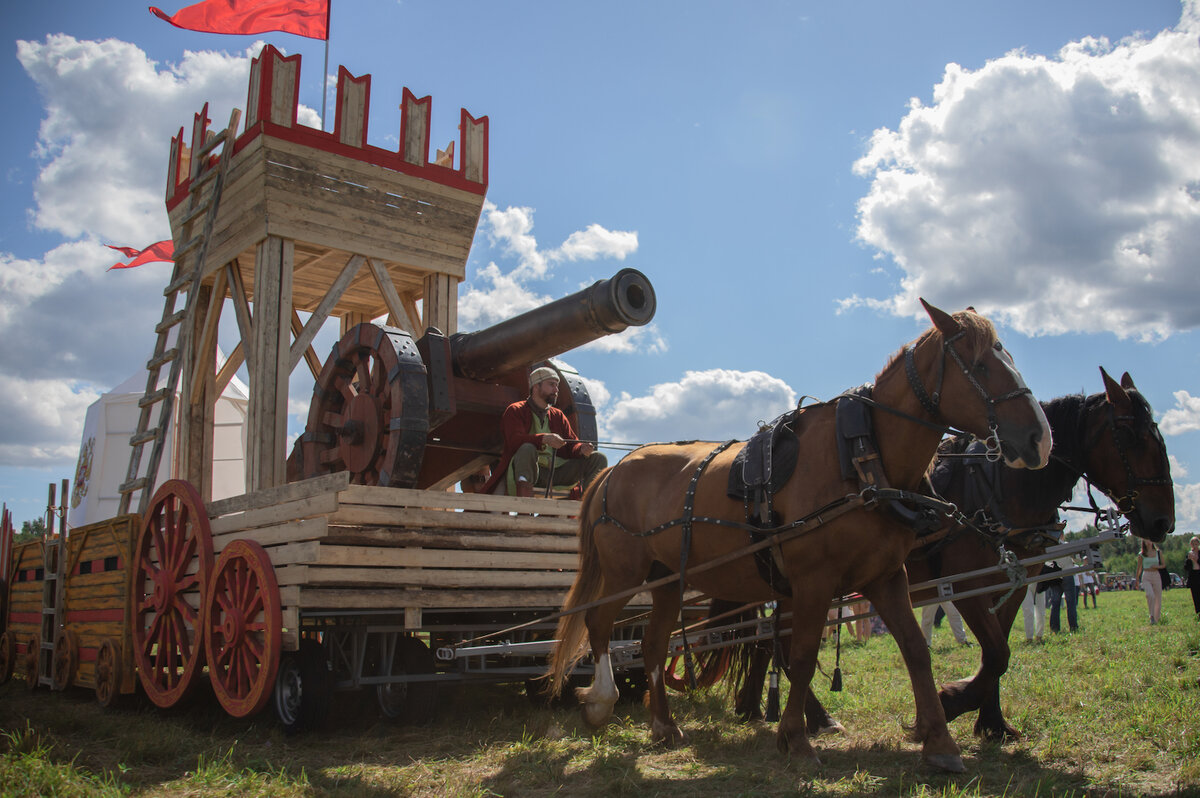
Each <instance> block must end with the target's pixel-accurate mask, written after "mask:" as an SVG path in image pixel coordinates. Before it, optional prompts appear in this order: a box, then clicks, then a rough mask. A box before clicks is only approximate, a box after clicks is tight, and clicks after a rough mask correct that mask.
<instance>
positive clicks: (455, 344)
mask: <svg viewBox="0 0 1200 798" xmlns="http://www.w3.org/2000/svg"><path fill="white" fill-rule="evenodd" d="M655 308H656V303H655V299H654V287H653V286H652V285H650V281H649V280H647V279H646V276H645V275H644V274H642V273H641V272H639V271H638V270H637V269H622V270H621V271H619V272H617V273H616V274H615V275H613V276H612V277H610V278H609V279H607V280H600V281H598V282H596V283H593V284H592V285H590V286H588V287H587V288H585V289H583V290H582V291H578V292H576V293H574V294H571V295H570V296H565V297H563V298H562V299H556V300H555V301H553V302H551V303H549V304H548V305H543V306H542V307H540V308H534V309H533V310H531V311H528V312H526V313H522V314H521V315H520V316H514V317H513V318H511V319H507V320H505V321H502V322H500V323H499V324H496V325H494V326H492V327H488V328H486V329H483V330H478V331H476V332H471V333H459V334H457V335H454V336H452V337H451V338H450V357H451V360H452V362H453V364H454V371H455V373H456V374H458V375H459V376H462V377H467V378H468V379H472V380H487V379H491V378H493V377H496V376H499V375H501V374H506V373H508V372H510V371H513V370H514V369H517V368H521V367H528V366H529V365H530V364H531V363H536V362H538V361H541V360H545V359H547V358H551V357H554V356H556V355H561V354H562V353H564V352H567V351H570V350H571V349H574V348H575V347H577V346H582V345H583V344H586V343H589V342H591V341H595V340H596V339H598V338H602V337H604V336H605V335H612V334H614V333H619V332H621V331H622V330H625V329H626V328H628V327H640V326H642V325H644V324H647V323H648V322H649V321H650V320H651V319H652V318H654V311H655Z"/></svg>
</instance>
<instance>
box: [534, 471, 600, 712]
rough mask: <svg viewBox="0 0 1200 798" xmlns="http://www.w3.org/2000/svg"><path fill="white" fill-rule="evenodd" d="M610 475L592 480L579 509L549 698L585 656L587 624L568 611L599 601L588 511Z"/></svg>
mask: <svg viewBox="0 0 1200 798" xmlns="http://www.w3.org/2000/svg"><path fill="white" fill-rule="evenodd" d="M611 471H612V468H607V469H605V470H604V471H602V472H600V475H599V476H598V477H597V478H596V479H594V480H592V484H591V485H590V486H589V487H588V490H587V493H585V494H584V496H583V502H582V504H581V505H580V508H579V567H578V570H577V571H576V572H575V582H574V583H573V584H572V585H571V589H570V591H568V592H567V597H566V599H565V600H564V601H563V612H564V613H566V614H565V615H563V616H562V617H561V618H559V619H558V628H557V629H556V630H555V632H554V638H555V640H556V641H557V642H556V643H555V645H554V648H553V650H551V652H550V662H549V665H548V670H547V673H546V677H545V678H547V679H548V680H549V684H548V685H547V688H546V692H547V693H549V695H550V696H551V697H555V696H557V695H558V694H559V693H560V692H562V688H563V684H564V683H565V681H566V678H567V675H568V674H569V673H570V672H571V670H572V669H574V667H575V665H576V664H577V663H578V662H579V661H580V660H581V659H583V657H584V655H585V653H586V648H585V643H586V642H587V624H586V623H585V622H584V613H583V612H578V611H576V612H573V611H572V610H574V609H575V608H576V607H582V606H583V605H585V604H588V603H590V602H592V601H595V600H596V599H598V598H600V595H601V590H602V588H603V587H604V577H603V574H602V573H601V572H600V557H599V552H598V550H597V549H596V534H595V529H596V524H595V522H594V521H593V520H592V519H593V518H594V517H598V515H595V516H594V514H593V510H592V507H593V505H595V504H596V503H597V502H598V501H599V498H598V496H599V494H600V491H601V490H602V486H603V485H604V483H606V482H607V481H608V477H609V473H610V472H611Z"/></svg>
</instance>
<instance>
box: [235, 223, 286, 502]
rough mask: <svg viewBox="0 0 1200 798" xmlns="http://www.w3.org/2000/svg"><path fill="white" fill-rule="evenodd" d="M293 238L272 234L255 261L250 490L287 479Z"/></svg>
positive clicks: (248, 426) (248, 455)
mask: <svg viewBox="0 0 1200 798" xmlns="http://www.w3.org/2000/svg"><path fill="white" fill-rule="evenodd" d="M292 254H293V244H292V241H291V240H290V239H286V238H278V237H276V236H268V237H267V238H265V239H264V240H263V241H262V242H261V243H260V244H259V245H258V252H257V255H256V257H255V263H254V339H253V342H254V343H253V349H252V351H253V358H252V362H253V366H254V368H253V371H251V372H250V379H251V385H250V407H249V412H248V414H247V421H246V433H247V435H246V438H247V442H246V449H247V452H246V489H247V490H248V491H254V490H261V489H262V488H270V487H274V486H276V485H282V484H283V483H285V482H286V481H287V471H286V461H287V451H286V447H287V395H288V377H289V376H290V374H291V369H290V362H289V358H288V357H287V356H286V353H287V352H288V350H289V343H290V338H291V331H290V329H289V327H290V325H289V324H288V321H287V320H288V319H289V318H290V317H291V312H292Z"/></svg>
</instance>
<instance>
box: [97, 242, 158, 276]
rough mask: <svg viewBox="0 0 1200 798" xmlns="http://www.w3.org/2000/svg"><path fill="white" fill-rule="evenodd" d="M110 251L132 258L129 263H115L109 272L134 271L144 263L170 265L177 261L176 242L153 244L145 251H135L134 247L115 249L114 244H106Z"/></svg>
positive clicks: (109, 268)
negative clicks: (162, 262) (114, 270)
mask: <svg viewBox="0 0 1200 798" xmlns="http://www.w3.org/2000/svg"><path fill="white" fill-rule="evenodd" d="M105 246H107V247H108V248H109V249H115V250H116V251H117V252H120V253H121V254H122V255H124V256H125V257H127V258H132V260H131V261H129V262H128V263H114V264H113V265H112V266H109V267H108V271H110V272H111V271H112V270H113V269H132V268H133V267H134V266H141V265H142V264H143V263H157V262H158V261H164V262H166V263H170V262H171V261H173V260H175V242H173V241H159V242H158V243H157V244H151V245H150V246H148V247H146V248H145V249H134V248H133V247H114V246H113V245H112V244H106V245H105Z"/></svg>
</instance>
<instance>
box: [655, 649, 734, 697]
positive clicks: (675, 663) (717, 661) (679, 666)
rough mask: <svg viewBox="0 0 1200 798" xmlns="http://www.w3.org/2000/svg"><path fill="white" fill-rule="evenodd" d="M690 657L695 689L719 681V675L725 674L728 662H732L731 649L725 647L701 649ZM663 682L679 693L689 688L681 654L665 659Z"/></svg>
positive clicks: (701, 688)
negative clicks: (694, 677)
mask: <svg viewBox="0 0 1200 798" xmlns="http://www.w3.org/2000/svg"><path fill="white" fill-rule="evenodd" d="M692 658H693V663H694V666H695V667H696V669H697V670H696V689H697V690H703V689H705V688H708V687H712V686H713V685H714V684H716V683H717V682H719V681H721V677H722V676H724V675H725V673H726V672H727V671H728V670H729V665H730V663H732V662H733V649H732V648H729V647H726V648H717V649H712V650H711V651H701V652H699V653H696V654H693V655H692ZM663 683H664V684H666V686H667V687H670V688H671V689H672V690H675V691H677V692H680V693H686V692H687V691H688V690H690V689H691V686H690V685H689V684H688V678H687V669H686V667H685V666H684V662H683V656H682V655H680V656H678V657H671V659H669V660H667V667H666V670H665V671H664V674H663Z"/></svg>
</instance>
